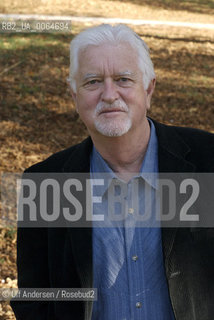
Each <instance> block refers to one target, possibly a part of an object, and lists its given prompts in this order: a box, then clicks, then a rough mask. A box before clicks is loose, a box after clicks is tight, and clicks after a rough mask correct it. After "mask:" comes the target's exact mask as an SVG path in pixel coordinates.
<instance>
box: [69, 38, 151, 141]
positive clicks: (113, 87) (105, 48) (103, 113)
mask: <svg viewBox="0 0 214 320" xmlns="http://www.w3.org/2000/svg"><path fill="white" fill-rule="evenodd" d="M154 83H155V80H154V81H153V82H152V83H151V84H150V86H149V89H148V90H145V89H144V87H143V82H142V72H141V71H140V70H139V66H138V55H137V53H136V51H135V50H134V49H133V48H132V47H131V46H130V45H129V44H128V43H120V44H118V45H113V44H104V45H100V46H88V47H87V48H86V49H84V50H82V51H81V52H80V54H79V70H78V72H77V76H76V88H77V91H76V93H73V94H72V95H73V98H74V101H75V104H76V108H77V111H78V113H79V115H80V117H81V119H82V120H83V122H84V123H85V125H86V127H87V128H88V131H89V133H90V134H91V135H93V134H102V135H105V136H121V135H124V134H126V133H128V132H131V131H133V130H136V128H138V127H139V126H141V125H143V124H144V123H145V121H147V120H146V111H147V109H148V108H149V107H150V100H151V96H152V93H153V89H154Z"/></svg>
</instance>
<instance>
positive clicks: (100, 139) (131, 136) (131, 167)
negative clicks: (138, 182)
mask: <svg viewBox="0 0 214 320" xmlns="http://www.w3.org/2000/svg"><path fill="white" fill-rule="evenodd" d="M149 137H150V126H149V122H148V120H146V121H145V124H144V125H143V126H142V127H141V128H140V129H138V130H136V131H134V132H132V131H131V130H130V131H129V132H128V133H126V134H124V135H123V136H121V137H106V136H103V135H97V134H96V135H95V134H94V135H93V134H91V138H92V140H93V143H94V146H95V147H96V149H97V151H98V152H99V153H100V154H101V156H102V157H103V159H104V160H105V161H106V162H107V163H108V165H109V166H110V168H111V169H112V170H113V171H114V172H116V173H117V175H118V176H119V177H120V178H122V179H124V180H125V181H126V180H129V179H130V178H131V177H132V176H134V173H138V172H139V171H140V168H141V165H142V162H143V159H144V156H145V154H146V150H147V146H148V142H149Z"/></svg>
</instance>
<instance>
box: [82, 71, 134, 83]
mask: <svg viewBox="0 0 214 320" xmlns="http://www.w3.org/2000/svg"><path fill="white" fill-rule="evenodd" d="M115 76H133V72H131V71H122V72H118V73H117V74H115ZM96 77H101V74H97V73H87V74H86V75H85V76H84V78H83V80H84V81H85V80H87V79H90V78H96Z"/></svg>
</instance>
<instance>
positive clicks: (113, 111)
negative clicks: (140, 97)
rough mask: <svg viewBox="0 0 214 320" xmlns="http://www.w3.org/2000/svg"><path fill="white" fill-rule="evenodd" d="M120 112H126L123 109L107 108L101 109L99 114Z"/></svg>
mask: <svg viewBox="0 0 214 320" xmlns="http://www.w3.org/2000/svg"><path fill="white" fill-rule="evenodd" d="M119 112H125V111H124V110H121V109H105V110H103V111H101V112H100V113H99V114H106V113H119Z"/></svg>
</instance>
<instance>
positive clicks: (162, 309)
mask: <svg viewBox="0 0 214 320" xmlns="http://www.w3.org/2000/svg"><path fill="white" fill-rule="evenodd" d="M149 121H150V120H149ZM150 126H151V133H150V139H149V143H148V147H147V151H146V154H145V157H144V160H143V163H142V166H141V170H140V173H139V175H138V176H136V177H134V178H132V179H131V180H130V181H129V182H128V184H125V185H126V187H127V189H124V190H126V194H125V196H124V194H122V193H121V190H119V189H120V188H118V189H117V188H115V194H116V196H117V195H120V196H121V197H123V196H124V199H123V200H124V201H123V203H124V202H125V204H126V205H125V207H124V208H121V207H122V206H118V204H119V203H115V208H114V207H111V208H109V201H108V190H109V188H110V187H111V183H112V181H114V179H116V178H117V177H116V175H115V173H114V172H113V171H112V170H111V168H110V167H109V166H108V164H107V163H106V162H105V161H104V159H103V158H102V157H101V155H100V154H99V153H98V152H97V150H96V149H95V148H93V151H92V154H91V169H90V170H91V178H98V177H99V178H102V177H103V173H105V175H107V177H108V179H105V184H104V185H103V186H97V187H95V188H94V192H93V194H94V195H96V196H101V197H102V203H98V204H95V205H94V207H93V213H94V215H95V216H96V214H100V213H102V214H103V215H104V216H105V218H106V216H107V215H108V213H109V212H111V211H112V210H113V211H114V209H115V212H120V213H122V211H125V212H126V214H127V215H126V218H125V219H123V221H122V222H121V223H119V224H118V225H117V224H113V225H111V227H109V225H108V222H107V225H106V226H107V227H106V226H105V225H102V224H100V226H99V227H97V226H98V225H96V224H95V225H94V226H96V227H94V228H93V270H94V272H93V274H94V284H93V286H94V288H97V290H98V292H97V293H98V294H97V297H98V300H97V301H95V302H94V304H93V312H92V320H113V319H114V320H144V319H146V320H172V319H174V315H173V311H172V307H171V302H170V298H169V292H168V286H167V281H166V276H165V269H164V264H163V254H162V242H161V230H160V228H159V227H157V225H155V224H154V227H152V228H151V227H147V228H142V227H141V228H140V227H138V225H136V223H135V222H133V221H134V219H133V214H134V213H136V211H139V212H137V213H138V214H139V215H140V214H142V213H145V212H146V210H147V207H146V197H145V193H146V188H150V190H151V192H150V195H151V197H152V198H153V197H154V196H155V189H156V184H155V175H149V174H148V173H151V172H152V173H158V143H157V137H156V132H155V127H154V125H153V123H152V121H150ZM106 181H107V182H106ZM136 181H137V183H138V191H139V192H137V193H138V197H136V189H133V185H134V183H135V182H136ZM121 184H122V185H124V183H123V182H121ZM138 199H139V200H138ZM153 200H154V199H152V207H151V208H150V211H151V217H150V219H149V220H148V221H149V223H150V225H153V221H154V222H155V219H154V213H155V207H154V203H155V201H153ZM136 202H138V205H137V206H135V204H136ZM110 223H111V222H110Z"/></svg>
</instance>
